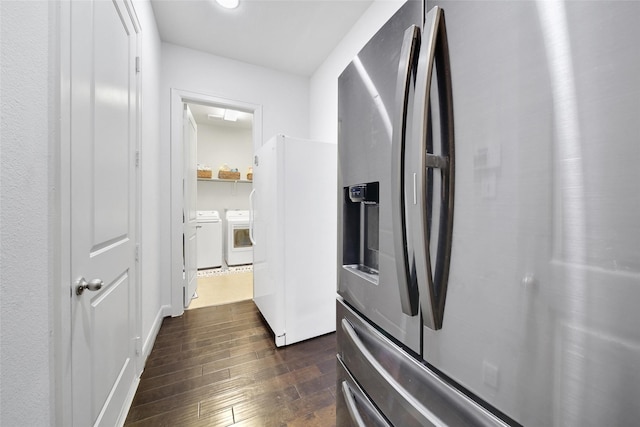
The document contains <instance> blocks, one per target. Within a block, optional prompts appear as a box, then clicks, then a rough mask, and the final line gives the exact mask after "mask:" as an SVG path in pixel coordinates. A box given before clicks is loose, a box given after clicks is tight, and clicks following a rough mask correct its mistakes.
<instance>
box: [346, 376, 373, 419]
mask: <svg viewBox="0 0 640 427" xmlns="http://www.w3.org/2000/svg"><path fill="white" fill-rule="evenodd" d="M342 394H343V395H344V401H345V403H346V404H347V411H349V415H350V416H351V419H352V420H353V422H354V423H355V424H356V426H358V427H367V425H366V424H365V423H364V420H363V419H362V417H361V416H360V413H359V412H358V406H357V404H356V400H355V399H354V398H353V395H352V394H351V387H349V384H347V382H346V381H342Z"/></svg>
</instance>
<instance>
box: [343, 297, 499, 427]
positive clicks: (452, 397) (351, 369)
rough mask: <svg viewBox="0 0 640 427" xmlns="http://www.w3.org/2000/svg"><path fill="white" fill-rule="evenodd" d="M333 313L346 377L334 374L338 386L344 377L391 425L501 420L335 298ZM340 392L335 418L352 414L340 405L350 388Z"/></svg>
mask: <svg viewBox="0 0 640 427" xmlns="http://www.w3.org/2000/svg"><path fill="white" fill-rule="evenodd" d="M336 313H337V320H338V327H337V333H338V359H339V361H340V362H341V363H342V365H343V366H344V369H345V371H346V372H347V373H348V375H346V374H343V376H344V377H346V379H343V378H342V377H339V379H338V384H337V387H338V390H342V387H343V383H344V382H346V383H347V386H348V387H349V390H353V392H352V393H353V398H354V399H356V400H357V401H362V400H363V399H362V397H361V393H360V392H359V390H360V389H362V390H365V391H366V394H367V396H368V397H369V399H370V400H371V402H372V403H373V405H375V407H377V408H379V410H380V412H381V413H382V414H383V416H384V419H385V420H388V421H389V422H390V423H391V425H394V426H398V427H400V426H402V427H412V426H415V427H418V426H421V427H423V426H445V425H446V426H505V425H506V424H505V423H503V422H502V421H501V420H500V419H498V418H497V417H496V416H494V415H493V414H491V413H490V412H488V411H487V410H485V409H484V408H482V407H480V406H479V405H478V404H476V403H475V402H474V401H472V400H471V399H469V398H468V397H467V396H465V395H463V394H461V393H460V392H458V391H456V390H455V389H454V388H452V387H451V386H449V385H448V384H447V383H446V382H445V381H443V380H442V379H441V378H439V377H438V376H437V375H436V374H435V373H434V372H432V371H431V370H430V369H429V368H427V366H425V365H423V364H421V363H419V362H418V361H417V360H415V359H414V358H412V357H411V356H410V355H409V354H408V353H406V352H405V351H403V350H402V349H401V348H400V347H398V346H396V345H395V344H393V343H392V342H391V341H390V340H388V339H387V338H385V337H384V336H383V335H382V334H380V333H379V332H378V331H377V330H376V329H375V328H373V327H372V326H371V325H370V324H368V323H367V321H366V320H364V319H362V318H361V317H360V316H359V315H358V314H356V313H355V311H353V310H351V309H350V308H348V307H347V306H346V305H345V304H344V303H343V302H341V301H338V307H337V310H336ZM352 383H355V384H356V385H355V386H354V385H353V384H352ZM342 393H343V395H341V396H340V397H342V398H343V399H344V400H345V402H342V403H341V402H340V401H339V403H338V420H341V419H354V418H357V417H355V416H351V417H347V416H346V415H345V413H344V412H345V410H344V409H343V408H346V407H348V404H347V403H346V402H347V400H348V399H346V398H345V397H344V396H345V395H346V396H347V397H349V395H350V393H349V392H347V391H342ZM338 394H339V395H340V391H339V392H338ZM367 400H368V399H367ZM360 406H363V407H364V410H363V411H362V412H364V413H369V412H370V411H372V410H370V409H367V408H371V407H372V405H371V404H366V401H365V403H363V404H361V405H360ZM349 415H351V413H349ZM339 425H342V424H340V423H339ZM345 425H349V424H348V423H347V424H345ZM352 425H358V424H357V423H356V424H352ZM363 425H376V424H366V423H365V424H363ZM378 425H379V424H378ZM382 425H384V424H382Z"/></svg>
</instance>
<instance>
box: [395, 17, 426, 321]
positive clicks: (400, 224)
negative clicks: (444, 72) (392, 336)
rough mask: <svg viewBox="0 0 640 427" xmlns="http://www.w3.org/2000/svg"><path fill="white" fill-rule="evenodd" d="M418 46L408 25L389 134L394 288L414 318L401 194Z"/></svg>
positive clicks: (405, 310) (414, 29) (414, 288)
mask: <svg viewBox="0 0 640 427" xmlns="http://www.w3.org/2000/svg"><path fill="white" fill-rule="evenodd" d="M419 46H420V29H419V28H418V27H417V26H415V25H412V26H411V27H409V28H407V30H406V31H405V33H404V39H403V42H402V50H401V52H400V63H399V66H398V77H397V81H396V103H395V118H396V122H395V123H394V126H393V135H392V143H391V146H392V154H391V180H392V182H391V185H392V190H393V191H391V196H392V197H393V200H392V202H391V206H392V221H393V232H394V235H395V236H396V239H394V249H395V260H396V271H397V276H398V287H399V290H400V303H401V306H402V312H403V313H405V314H407V315H409V316H415V315H417V314H418V304H419V296H418V287H417V283H416V279H415V275H413V277H412V274H411V267H410V264H409V261H410V259H411V256H412V250H411V247H410V241H409V237H408V236H410V234H409V231H408V230H407V224H408V221H407V216H406V215H407V208H406V203H407V200H406V199H407V197H406V194H405V191H406V190H407V189H406V185H405V162H404V158H405V145H406V137H407V111H408V103H409V91H410V88H411V81H412V79H411V76H412V74H413V73H414V70H415V66H416V59H417V56H416V55H417V52H418V49H419Z"/></svg>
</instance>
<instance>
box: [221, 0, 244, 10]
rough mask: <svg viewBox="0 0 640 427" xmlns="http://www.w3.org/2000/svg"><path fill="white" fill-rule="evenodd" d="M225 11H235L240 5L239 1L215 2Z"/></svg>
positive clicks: (223, 0)
mask: <svg viewBox="0 0 640 427" xmlns="http://www.w3.org/2000/svg"><path fill="white" fill-rule="evenodd" d="M216 2H217V3H218V4H219V5H220V6H222V7H224V8H225V9H235V8H236V7H238V5H239V4H240V0H216Z"/></svg>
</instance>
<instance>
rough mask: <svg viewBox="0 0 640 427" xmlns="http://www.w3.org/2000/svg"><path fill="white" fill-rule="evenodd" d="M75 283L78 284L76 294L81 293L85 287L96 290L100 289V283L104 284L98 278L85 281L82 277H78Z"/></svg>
mask: <svg viewBox="0 0 640 427" xmlns="http://www.w3.org/2000/svg"><path fill="white" fill-rule="evenodd" d="M76 283H77V284H78V286H76V295H82V293H83V292H84V291H85V289H87V290H90V291H98V290H100V289H102V285H103V284H104V283H103V282H102V280H100V279H93V280H91V281H89V282H87V281H86V280H85V278H84V277H81V278H79V279H78V281H77V282H76Z"/></svg>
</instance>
